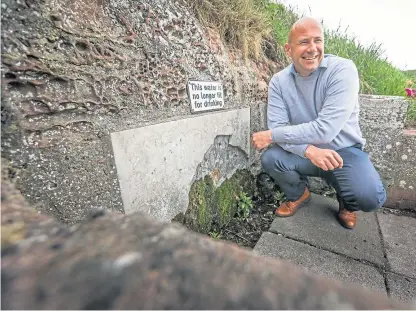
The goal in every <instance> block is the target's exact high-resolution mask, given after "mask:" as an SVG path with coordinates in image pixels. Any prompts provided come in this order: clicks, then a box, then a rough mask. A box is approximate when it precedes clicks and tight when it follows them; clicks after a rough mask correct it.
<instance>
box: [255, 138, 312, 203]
mask: <svg viewBox="0 0 416 311" xmlns="http://www.w3.org/2000/svg"><path fill="white" fill-rule="evenodd" d="M261 163H262V167H263V169H264V171H265V172H266V173H267V174H269V175H270V176H271V177H272V178H273V179H274V181H275V183H276V184H277V185H278V186H279V187H280V189H281V190H282V191H283V192H284V194H285V195H286V198H287V200H288V201H297V200H298V199H299V198H300V197H301V196H302V195H303V193H304V191H305V187H306V184H307V179H306V176H319V174H320V172H319V168H318V167H316V166H315V165H313V164H312V162H311V161H310V160H308V159H305V158H302V157H300V156H298V155H296V154H293V153H291V152H288V151H286V150H284V149H283V148H281V147H280V146H278V145H272V146H271V147H270V148H269V149H267V150H266V151H265V152H264V153H263V155H262V158H261Z"/></svg>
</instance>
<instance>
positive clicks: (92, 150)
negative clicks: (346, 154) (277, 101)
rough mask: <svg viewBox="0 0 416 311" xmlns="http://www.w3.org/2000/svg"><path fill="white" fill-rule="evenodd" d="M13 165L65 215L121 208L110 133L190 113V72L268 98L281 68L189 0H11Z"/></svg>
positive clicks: (6, 87) (243, 98) (228, 94)
mask: <svg viewBox="0 0 416 311" xmlns="http://www.w3.org/2000/svg"><path fill="white" fill-rule="evenodd" d="M1 26H2V42H1V49H2V106H1V107H2V160H3V161H2V162H4V163H5V164H6V165H5V166H4V167H3V172H4V174H6V175H7V176H8V177H9V179H11V180H13V181H14V182H15V183H16V184H17V186H18V188H19V189H20V190H21V191H22V193H23V194H24V196H25V198H26V199H27V200H29V202H30V203H31V204H32V205H33V206H34V207H36V208H38V209H39V210H42V211H44V212H46V213H49V214H53V215H55V216H56V217H57V218H59V219H60V220H61V221H64V222H66V223H70V224H71V223H76V222H79V221H80V220H81V219H83V218H84V217H85V215H86V212H87V211H88V210H89V209H95V208H101V207H106V208H109V209H111V210H116V211H122V210H123V207H122V201H121V195H120V189H119V184H118V180H117V175H116V167H115V164H114V159H113V153H112V149H111V142H110V133H112V132H116V131H121V130H126V129H132V128H137V127H140V126H145V125H149V124H154V123H156V122H163V121H164V120H170V119H171V118H178V117H184V116H186V115H189V114H190V107H189V102H188V99H187V92H186V83H187V80H188V79H194V80H211V81H221V82H222V84H223V87H224V97H225V98H224V101H225V109H231V108H237V107H242V106H249V105H257V104H259V103H261V102H263V101H264V100H265V98H266V93H267V92H266V91H267V81H268V78H269V76H270V74H271V73H273V72H276V71H277V70H278V65H277V64H276V63H272V62H267V63H266V62H264V63H257V64H254V63H252V62H250V61H247V62H243V61H242V60H241V58H239V56H238V53H235V52H233V53H231V52H229V51H228V50H227V49H226V47H224V46H223V45H222V43H221V41H220V40H219V38H218V35H217V34H216V33H215V32H214V31H212V30H210V29H207V30H203V29H202V27H200V25H199V24H198V22H197V21H196V19H195V18H194V16H193V14H192V13H191V12H190V11H189V10H188V9H187V7H186V6H185V5H184V4H183V3H181V2H180V1H167V0H157V1H150V0H140V1H133V0H117V1H108V0H97V1H86V0H76V1H70V2H68V1H64V0H26V1H11V0H5V1H2V24H1Z"/></svg>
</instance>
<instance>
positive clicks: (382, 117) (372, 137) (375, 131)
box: [359, 95, 408, 186]
mask: <svg viewBox="0 0 416 311" xmlns="http://www.w3.org/2000/svg"><path fill="white" fill-rule="evenodd" d="M359 101H360V127H361V130H362V132H363V136H364V138H365V139H366V146H365V148H364V150H365V151H366V152H368V154H369V156H370V158H371V161H372V162H373V163H374V166H375V167H376V169H377V171H378V172H379V174H380V176H381V178H382V179H383V182H384V184H385V186H389V185H392V184H393V183H394V172H395V169H396V163H395V160H396V158H397V149H396V146H397V145H398V144H400V140H401V136H402V132H403V128H404V122H405V119H406V113H407V107H408V102H407V101H406V100H405V99H404V98H403V97H399V96H373V95H360V99H359Z"/></svg>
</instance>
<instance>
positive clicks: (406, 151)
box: [385, 129, 416, 211]
mask: <svg viewBox="0 0 416 311" xmlns="http://www.w3.org/2000/svg"><path fill="white" fill-rule="evenodd" d="M394 149H395V154H396V158H395V159H394V163H395V170H394V175H393V176H394V183H393V184H392V185H391V186H390V187H389V188H388V190H387V202H386V204H385V206H387V207H391V208H398V209H405V210H406V209H408V210H413V211H416V157H415V152H416V130H410V129H407V130H404V131H403V135H402V137H401V139H400V141H399V143H398V144H396V145H395V146H394Z"/></svg>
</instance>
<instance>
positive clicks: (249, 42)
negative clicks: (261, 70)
mask: <svg viewBox="0 0 416 311" xmlns="http://www.w3.org/2000/svg"><path fill="white" fill-rule="evenodd" d="M185 2H186V3H187V4H188V6H190V7H191V8H192V9H193V10H194V12H195V13H196V16H197V17H198V19H199V21H200V22H201V23H202V24H203V25H204V26H207V27H211V28H214V29H216V30H217V31H218V33H219V34H220V37H221V39H222V40H223V41H224V42H226V43H227V44H229V45H230V46H231V47H234V48H237V49H239V50H241V51H242V53H243V56H244V57H253V58H255V59H257V58H259V57H260V56H261V54H262V43H263V40H264V38H266V37H268V36H269V35H270V33H271V27H270V23H269V20H268V18H267V16H266V15H265V14H264V12H263V11H262V8H261V5H259V4H260V2H259V1H258V0H185Z"/></svg>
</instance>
